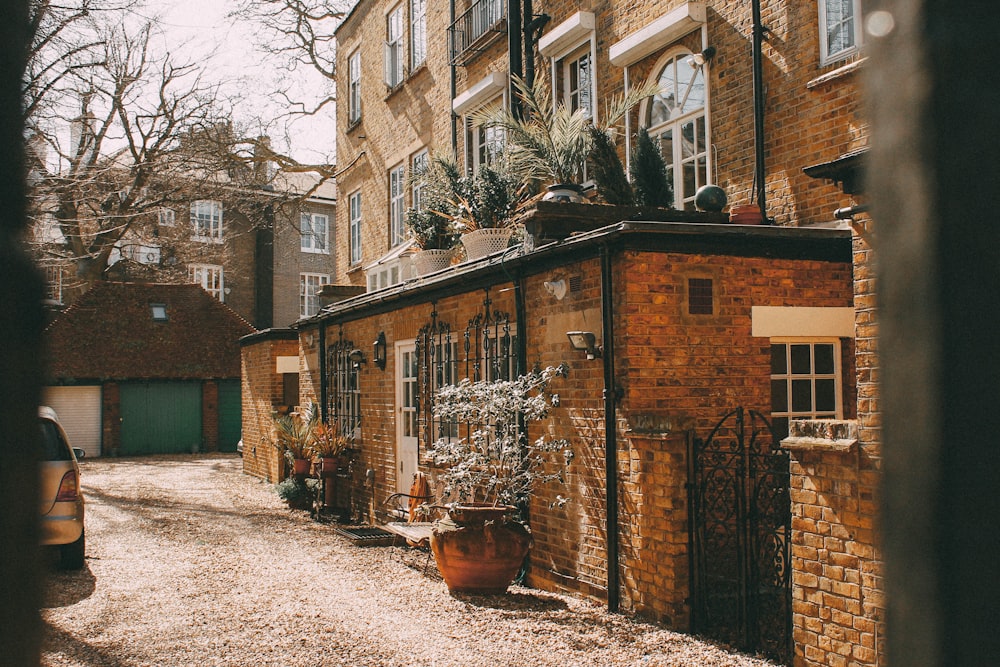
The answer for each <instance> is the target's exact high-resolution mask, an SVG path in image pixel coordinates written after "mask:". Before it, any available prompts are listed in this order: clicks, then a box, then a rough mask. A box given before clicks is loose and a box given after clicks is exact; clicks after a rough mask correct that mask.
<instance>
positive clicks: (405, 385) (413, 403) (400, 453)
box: [396, 340, 419, 507]
mask: <svg viewBox="0 0 1000 667" xmlns="http://www.w3.org/2000/svg"><path fill="white" fill-rule="evenodd" d="M396 373H397V375H396V491H398V492H399V493H409V492H410V487H411V486H413V476H414V475H415V474H416V472H417V428H418V426H419V425H418V423H417V398H418V393H417V390H418V384H417V349H416V346H415V345H414V342H413V341H412V340H410V341H403V342H400V343H396ZM404 500H405V499H404ZM401 506H403V507H405V506H406V503H405V502H403V503H401Z"/></svg>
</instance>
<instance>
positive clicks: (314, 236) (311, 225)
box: [299, 213, 330, 253]
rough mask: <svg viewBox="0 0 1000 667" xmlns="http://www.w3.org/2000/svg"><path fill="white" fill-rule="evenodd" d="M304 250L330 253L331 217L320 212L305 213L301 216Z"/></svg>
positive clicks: (301, 234)
mask: <svg viewBox="0 0 1000 667" xmlns="http://www.w3.org/2000/svg"><path fill="white" fill-rule="evenodd" d="M299 232H300V242H301V246H302V252H321V253H329V252H330V245H329V238H330V219H329V218H328V217H327V216H325V215H322V214H320V213H303V214H301V215H300V216H299Z"/></svg>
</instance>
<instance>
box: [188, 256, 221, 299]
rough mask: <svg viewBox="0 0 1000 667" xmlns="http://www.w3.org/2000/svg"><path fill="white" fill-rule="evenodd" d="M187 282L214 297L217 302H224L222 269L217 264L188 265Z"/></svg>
mask: <svg viewBox="0 0 1000 667" xmlns="http://www.w3.org/2000/svg"><path fill="white" fill-rule="evenodd" d="M188 280H189V281H191V282H193V283H194V284H195V285H201V287H202V289H204V290H205V291H206V292H208V293H209V294H211V295H212V296H214V297H215V298H216V299H218V300H219V301H222V302H225V300H226V298H225V297H226V288H225V287H226V286H225V282H224V280H223V272H222V267H221V266H219V265H218V264H189V265H188Z"/></svg>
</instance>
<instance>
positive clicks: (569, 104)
mask: <svg viewBox="0 0 1000 667" xmlns="http://www.w3.org/2000/svg"><path fill="white" fill-rule="evenodd" d="M555 74H556V90H558V91H559V93H558V95H559V97H558V100H559V101H560V102H562V104H563V105H565V106H566V108H567V109H569V110H570V111H576V110H577V109H583V110H584V112H585V113H586V114H587V116H588V117H590V118H593V116H594V102H593V86H594V76H593V68H592V66H591V60H590V43H589V42H588V43H587V44H584V45H583V46H581V47H580V48H578V49H576V50H575V51H573V52H572V53H570V54H569V55H568V56H566V57H565V58H561V59H560V60H559V61H558V62H557V63H556V69H555Z"/></svg>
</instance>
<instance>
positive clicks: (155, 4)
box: [147, 0, 335, 162]
mask: <svg viewBox="0 0 1000 667" xmlns="http://www.w3.org/2000/svg"><path fill="white" fill-rule="evenodd" d="M147 6H148V12H149V13H150V14H153V13H156V14H159V15H161V16H162V17H163V19H162V20H161V22H160V24H161V25H162V27H163V30H164V33H165V36H166V37H167V40H168V43H169V44H170V45H171V47H170V48H171V49H172V51H175V52H177V54H178V55H179V56H180V57H181V58H182V59H187V60H194V59H198V60H204V59H207V64H208V68H207V71H206V73H205V78H206V79H207V80H209V81H216V80H228V81H237V80H239V82H238V83H235V84H234V85H233V86H232V88H231V90H235V91H238V92H239V94H240V95H243V96H245V98H246V101H245V103H243V104H241V105H239V106H238V107H237V109H236V111H235V116H236V118H235V120H236V121H237V123H240V121H245V120H247V118H248V117H252V116H254V115H259V116H261V117H262V118H263V119H264V120H265V121H270V120H272V119H274V118H275V117H277V116H278V115H279V114H280V113H281V111H282V107H281V106H277V105H276V103H275V102H274V101H273V100H269V99H268V94H269V93H271V92H272V91H274V90H276V89H277V87H278V86H279V84H282V83H284V84H288V83H291V84H292V85H293V86H294V88H295V89H297V90H294V91H293V94H295V95H296V99H306V98H307V97H308V96H311V95H312V96H314V95H316V93H317V91H320V90H322V89H324V88H325V87H327V86H328V85H329V82H327V81H326V80H325V79H324V78H323V77H322V76H320V75H319V74H318V73H315V72H313V71H311V70H309V69H308V68H304V67H299V68H298V69H297V70H296V71H295V73H294V74H289V73H288V72H286V71H284V70H278V69H276V68H275V67H274V66H273V65H272V66H267V65H265V64H263V63H262V62H261V61H262V59H263V56H262V54H261V52H260V51H259V50H258V48H257V47H258V42H259V38H257V37H256V36H255V35H254V33H253V26H251V25H247V24H245V23H237V22H235V21H234V20H233V19H231V18H227V14H228V13H229V12H231V11H232V10H234V9H235V8H236V1H235V0H147ZM178 44H183V45H184V46H183V48H181V49H180V50H177V45H178ZM213 51H214V52H215V53H214V55H212V54H213ZM287 131H288V133H289V137H290V141H291V146H290V150H291V154H292V156H293V157H295V158H296V159H298V160H300V161H302V162H324V161H328V160H329V161H331V162H332V161H333V159H334V155H335V146H334V136H335V124H334V117H333V109H332V108H331V109H330V110H329V111H328V112H327V113H324V114H321V115H318V116H316V117H309V118H300V119H298V120H296V121H295V122H294V124H293V125H292V126H291V128H289V129H288V130H287ZM268 134H270V135H271V137H272V141H273V143H274V145H275V148H279V149H283V148H285V146H283V138H282V134H283V132H282V131H281V130H280V129H274V130H271V131H270V132H269V133H268Z"/></svg>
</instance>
